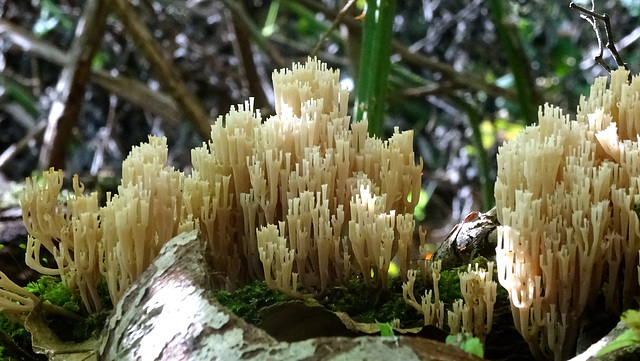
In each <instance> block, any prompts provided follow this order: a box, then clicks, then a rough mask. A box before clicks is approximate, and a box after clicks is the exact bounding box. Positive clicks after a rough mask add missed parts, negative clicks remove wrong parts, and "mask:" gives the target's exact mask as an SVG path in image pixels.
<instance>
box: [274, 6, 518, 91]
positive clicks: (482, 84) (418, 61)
mask: <svg viewBox="0 0 640 361" xmlns="http://www.w3.org/2000/svg"><path fill="white" fill-rule="evenodd" d="M284 1H286V2H291V3H294V4H296V3H297V4H302V5H304V6H305V7H307V8H309V9H311V10H313V11H317V12H321V13H323V14H324V15H325V16H327V17H328V18H330V19H333V18H335V17H336V16H337V13H336V11H334V10H331V9H329V8H327V7H326V6H324V5H323V4H322V3H321V2H320V1H314V0H295V1H293V0H284ZM341 23H342V24H344V25H346V26H347V27H348V28H349V29H350V30H355V31H360V32H361V31H362V22H361V21H358V20H356V19H353V18H351V17H349V16H345V17H343V18H342V21H341ZM391 48H392V50H393V51H394V52H395V53H397V54H398V55H400V57H401V58H402V60H404V61H405V62H407V63H408V64H410V65H414V66H419V67H422V68H426V69H429V70H431V71H434V72H437V73H440V74H441V75H442V76H443V77H444V78H447V79H448V80H449V81H450V82H451V83H453V84H456V85H460V87H461V88H465V89H469V90H475V91H483V92H485V93H487V94H489V95H492V96H494V97H503V98H505V99H509V100H515V99H517V94H516V92H515V91H513V90H511V89H505V88H501V87H499V86H497V85H495V84H491V83H488V82H486V81H485V80H484V78H483V77H481V76H478V75H475V74H471V73H461V72H458V71H457V70H456V69H455V68H454V67H453V66H451V65H449V64H446V63H441V62H438V61H436V60H433V59H431V58H429V57H427V56H425V55H422V54H418V53H415V52H412V51H411V50H409V48H407V47H406V46H404V45H402V44H401V43H400V42H398V41H397V40H393V41H392V42H391Z"/></svg>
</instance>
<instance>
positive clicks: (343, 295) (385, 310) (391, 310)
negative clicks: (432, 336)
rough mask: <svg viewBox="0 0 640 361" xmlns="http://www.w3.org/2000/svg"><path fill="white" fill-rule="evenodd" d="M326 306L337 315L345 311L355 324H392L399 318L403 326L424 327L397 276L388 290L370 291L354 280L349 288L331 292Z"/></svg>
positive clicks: (358, 279) (325, 302)
mask: <svg viewBox="0 0 640 361" xmlns="http://www.w3.org/2000/svg"><path fill="white" fill-rule="evenodd" d="M323 303H324V305H325V307H327V309H329V310H331V311H334V312H345V313H347V314H348V315H349V316H351V318H353V320H354V321H356V322H363V323H376V322H391V321H392V320H394V319H399V320H400V322H401V327H406V328H409V327H417V326H421V325H422V319H423V318H422V315H419V314H418V313H417V312H416V311H415V310H414V309H413V308H412V307H411V306H409V305H408V304H407V303H406V302H404V299H403V298H402V281H401V280H400V278H398V277H394V278H392V280H391V284H390V286H389V288H388V289H387V290H381V289H374V288H369V287H367V286H366V285H365V283H364V281H363V280H362V279H360V278H352V279H351V280H350V281H349V283H348V284H347V286H346V287H335V288H333V289H331V290H330V291H329V292H328V293H327V295H326V297H325V298H324V299H323Z"/></svg>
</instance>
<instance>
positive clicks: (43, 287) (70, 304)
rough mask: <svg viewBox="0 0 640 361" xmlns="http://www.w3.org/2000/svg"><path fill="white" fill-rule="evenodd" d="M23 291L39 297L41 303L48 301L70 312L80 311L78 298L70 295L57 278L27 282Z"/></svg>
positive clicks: (46, 277)
mask: <svg viewBox="0 0 640 361" xmlns="http://www.w3.org/2000/svg"><path fill="white" fill-rule="evenodd" d="M25 289H26V290H27V291H29V292H31V293H33V294H34V295H36V296H38V297H40V299H41V300H42V301H48V302H50V303H51V304H53V305H56V306H60V307H63V308H65V309H67V310H69V311H71V312H75V313H77V312H79V311H80V303H81V300H80V297H79V296H76V295H74V294H72V293H71V291H69V290H68V289H67V288H66V287H65V285H64V284H63V283H62V282H61V281H60V278H58V277H53V276H42V277H40V278H39V279H38V280H37V281H35V282H29V284H28V285H27V286H26V287H25Z"/></svg>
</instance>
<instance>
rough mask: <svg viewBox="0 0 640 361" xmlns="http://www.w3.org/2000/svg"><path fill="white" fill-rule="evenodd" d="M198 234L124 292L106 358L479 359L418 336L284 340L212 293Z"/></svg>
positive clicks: (170, 248)
mask: <svg viewBox="0 0 640 361" xmlns="http://www.w3.org/2000/svg"><path fill="white" fill-rule="evenodd" d="M211 290H212V288H211V282H210V278H209V266H208V265H207V262H206V261H205V258H204V256H203V249H202V246H201V242H200V240H199V239H198V238H197V233H196V232H190V233H184V234H181V235H179V236H177V237H175V238H174V239H172V240H171V241H170V242H169V243H167V244H166V245H165V246H164V248H163V249H162V251H161V253H160V255H159V256H158V258H157V259H156V261H155V262H154V263H153V264H152V265H151V267H149V269H148V270H147V271H146V272H145V273H144V274H143V276H142V277H141V278H140V279H139V280H138V281H137V282H136V283H135V284H134V285H133V286H132V287H131V288H130V289H129V290H127V291H126V292H125V294H124V296H123V297H122V299H121V300H120V302H119V303H118V304H117V305H116V308H115V310H114V313H113V315H112V316H111V318H110V319H109V321H108V324H107V326H106V327H105V331H104V333H105V334H104V341H103V343H102V345H101V347H100V349H99V359H100V360H119V361H120V360H227V361H232V360H261V361H262V360H278V361H286V360H292V361H293V360H307V361H313V360H366V359H368V360H394V359H398V360H407V361H409V360H434V361H435V360H439V361H447V360H451V361H453V360H457V361H465V360H479V358H477V357H475V356H472V355H470V354H467V353H465V352H464V351H462V350H460V349H457V348H455V347H452V346H447V345H445V344H443V343H440V342H436V341H432V340H426V339H420V338H415V337H357V338H347V337H323V338H315V339H308V340H305V341H300V342H293V343H288V342H279V341H277V340H275V339H274V338H272V337H271V336H269V335H268V334H267V333H266V332H265V331H263V330H261V329H258V328H256V327H254V326H251V325H249V324H247V323H245V322H244V321H243V320H242V319H240V318H238V317H236V316H235V315H233V314H232V313H230V312H229V311H228V310H227V309H226V308H224V307H223V306H221V305H220V304H219V303H218V302H217V301H216V300H215V298H214V297H213V296H212V291H211Z"/></svg>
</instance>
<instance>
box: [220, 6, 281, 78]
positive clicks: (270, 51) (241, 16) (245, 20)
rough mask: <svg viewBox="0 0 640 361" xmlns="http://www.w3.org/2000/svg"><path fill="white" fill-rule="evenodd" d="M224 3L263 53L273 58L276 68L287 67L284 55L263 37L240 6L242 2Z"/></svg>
mask: <svg viewBox="0 0 640 361" xmlns="http://www.w3.org/2000/svg"><path fill="white" fill-rule="evenodd" d="M222 3H223V4H224V5H225V6H226V7H227V8H229V10H231V12H232V13H234V14H235V15H236V16H237V17H238V20H240V21H241V22H242V24H244V26H245V27H246V28H247V30H248V31H249V33H250V34H251V36H252V37H253V41H255V42H256V44H257V45H258V46H259V47H260V49H262V51H264V52H265V53H267V56H269V58H271V61H273V63H274V64H275V66H276V67H278V68H284V67H285V66H286V61H285V60H284V58H283V57H282V55H280V53H279V52H278V50H276V48H274V47H273V46H272V45H271V44H270V43H269V41H267V39H266V38H265V37H264V36H262V34H261V33H260V30H258V27H257V26H256V25H255V24H254V23H253V21H252V20H251V18H250V17H249V16H248V15H247V13H246V12H245V11H244V9H243V8H242V7H241V6H240V2H238V1H235V0H222Z"/></svg>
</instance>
